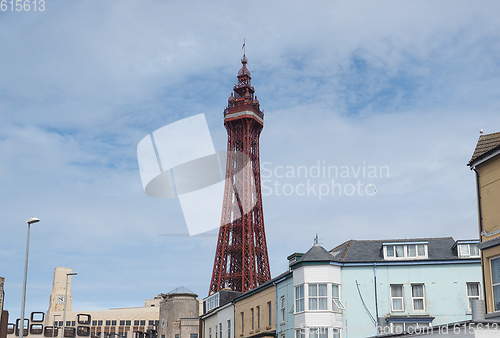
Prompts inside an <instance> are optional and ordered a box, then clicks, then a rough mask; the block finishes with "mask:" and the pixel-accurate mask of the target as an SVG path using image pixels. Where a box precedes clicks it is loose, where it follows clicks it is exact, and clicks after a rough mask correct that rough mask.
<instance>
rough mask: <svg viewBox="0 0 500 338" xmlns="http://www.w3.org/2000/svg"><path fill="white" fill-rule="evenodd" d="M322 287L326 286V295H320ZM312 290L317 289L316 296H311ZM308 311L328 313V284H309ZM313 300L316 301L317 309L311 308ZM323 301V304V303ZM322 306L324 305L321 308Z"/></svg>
mask: <svg viewBox="0 0 500 338" xmlns="http://www.w3.org/2000/svg"><path fill="white" fill-rule="evenodd" d="M320 286H324V291H325V294H324V295H320V289H322V288H320ZM311 289H315V290H316V291H315V292H316V295H314V296H311ZM307 291H308V292H307V310H308V311H327V310H328V284H327V283H310V284H307ZM311 300H315V301H316V308H314V309H313V308H312V307H311ZM322 300H323V302H322ZM320 304H323V305H324V308H321V306H320Z"/></svg>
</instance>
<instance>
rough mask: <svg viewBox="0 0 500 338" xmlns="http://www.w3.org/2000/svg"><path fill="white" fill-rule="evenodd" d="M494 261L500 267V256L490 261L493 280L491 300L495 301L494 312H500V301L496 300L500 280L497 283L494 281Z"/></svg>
mask: <svg viewBox="0 0 500 338" xmlns="http://www.w3.org/2000/svg"><path fill="white" fill-rule="evenodd" d="M494 261H498V264H499V265H500V256H495V257H491V258H490V259H489V263H490V278H491V299H492V301H493V311H494V312H500V299H495V288H500V279H499V280H498V282H497V283H494V281H493V262H494ZM499 268H500V266H499ZM499 298H500V297H499Z"/></svg>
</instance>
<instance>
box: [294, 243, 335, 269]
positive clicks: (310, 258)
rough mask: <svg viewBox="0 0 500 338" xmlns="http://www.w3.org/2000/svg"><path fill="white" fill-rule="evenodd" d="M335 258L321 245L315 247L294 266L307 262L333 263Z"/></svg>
mask: <svg viewBox="0 0 500 338" xmlns="http://www.w3.org/2000/svg"><path fill="white" fill-rule="evenodd" d="M334 260H335V258H334V257H333V256H332V254H331V253H329V252H328V251H327V250H326V249H325V248H323V247H322V246H320V245H313V246H312V247H311V248H310V249H309V250H308V251H307V252H306V253H305V254H304V255H303V256H302V257H301V258H300V259H299V260H297V261H296V262H294V263H293V264H292V266H293V265H295V264H300V263H306V262H331V261H334Z"/></svg>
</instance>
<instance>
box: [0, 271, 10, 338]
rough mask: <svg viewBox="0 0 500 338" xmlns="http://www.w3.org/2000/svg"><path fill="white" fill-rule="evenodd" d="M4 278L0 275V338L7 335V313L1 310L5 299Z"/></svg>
mask: <svg viewBox="0 0 500 338" xmlns="http://www.w3.org/2000/svg"><path fill="white" fill-rule="evenodd" d="M4 286H5V278H3V277H0V338H6V337H7V323H8V321H9V313H8V312H7V311H4V310H3V302H4V299H5V291H4V290H5V289H4Z"/></svg>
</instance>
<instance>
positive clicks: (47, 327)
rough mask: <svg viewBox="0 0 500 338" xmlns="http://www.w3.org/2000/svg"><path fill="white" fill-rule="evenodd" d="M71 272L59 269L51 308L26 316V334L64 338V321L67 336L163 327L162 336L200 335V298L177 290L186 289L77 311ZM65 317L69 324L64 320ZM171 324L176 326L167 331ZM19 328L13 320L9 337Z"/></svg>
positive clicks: (135, 335)
mask: <svg viewBox="0 0 500 338" xmlns="http://www.w3.org/2000/svg"><path fill="white" fill-rule="evenodd" d="M71 274H72V270H71V268H63V267H57V268H55V270H54V280H53V285H52V292H51V294H50V298H49V308H48V311H47V313H46V314H45V313H44V312H33V313H31V315H29V316H28V315H26V317H27V318H28V320H29V323H28V330H27V332H26V330H25V332H26V335H25V336H26V337H30V336H31V337H32V338H35V337H40V338H41V337H60V338H62V337H63V334H62V327H63V324H65V325H64V326H65V334H64V337H65V338H72V337H92V338H118V337H120V338H148V337H150V338H153V337H156V336H157V334H158V331H159V330H160V331H161V335H158V337H161V338H197V337H198V331H199V324H198V316H199V314H200V313H199V308H200V306H199V300H198V299H196V297H197V295H195V294H193V293H191V292H190V291H189V292H187V291H186V292H177V291H178V290H185V289H183V288H181V289H176V290H174V291H171V292H169V293H167V294H160V295H158V296H156V297H154V298H153V299H146V300H145V301H144V305H143V306H139V307H129V308H115V309H109V310H104V311H74V310H73V307H72V293H71ZM65 310H66V311H65ZM64 320H65V321H66V323H63V321H64ZM160 321H161V322H162V323H163V324H164V325H163V327H161V326H160ZM167 327H168V328H169V329H170V328H173V329H172V330H171V331H168V333H167V331H166V328H167ZM53 328H55V329H53ZM164 329H165V330H164ZM16 331H17V327H16V323H14V322H12V323H9V324H8V327H7V338H15V337H17V336H18V335H16V333H17V332H16Z"/></svg>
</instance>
